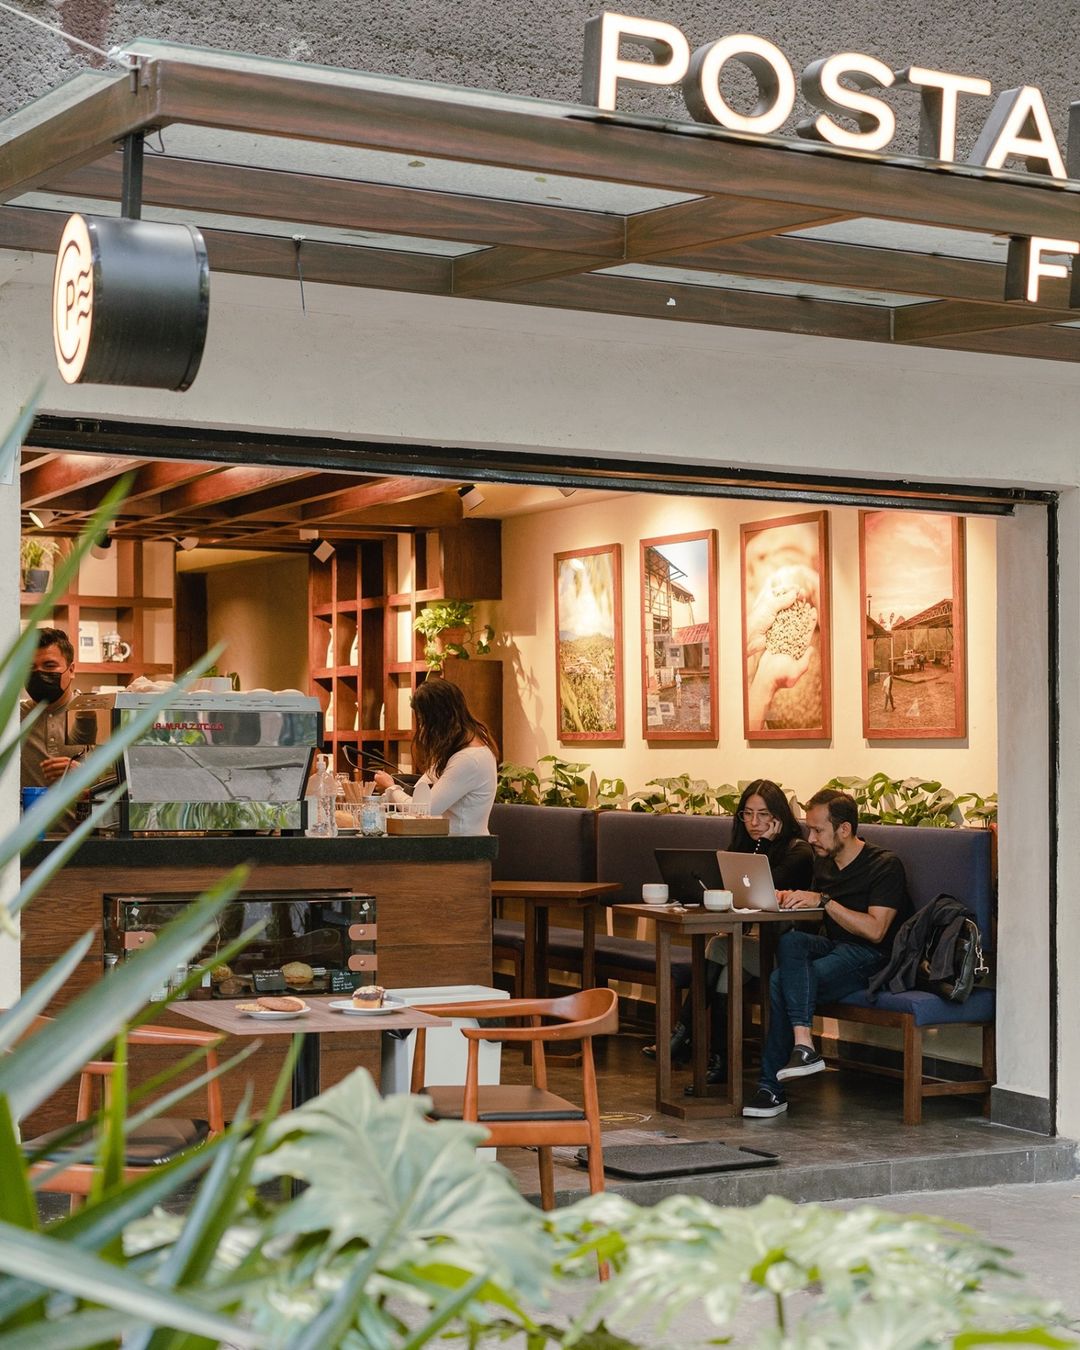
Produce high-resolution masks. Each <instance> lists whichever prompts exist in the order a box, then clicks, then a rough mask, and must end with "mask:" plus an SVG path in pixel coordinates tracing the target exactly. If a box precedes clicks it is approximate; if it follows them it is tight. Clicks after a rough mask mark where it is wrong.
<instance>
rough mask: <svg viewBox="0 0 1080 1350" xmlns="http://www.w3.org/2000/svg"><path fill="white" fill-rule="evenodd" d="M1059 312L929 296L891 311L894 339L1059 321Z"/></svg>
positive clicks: (920, 339)
mask: <svg viewBox="0 0 1080 1350" xmlns="http://www.w3.org/2000/svg"><path fill="white" fill-rule="evenodd" d="M1060 321H1061V315H1060V314H1059V313H1057V312H1056V311H1054V310H1047V309H1043V308H1041V307H1039V306H1036V305H1020V304H1017V305H976V304H971V303H970V302H966V301H963V300H931V301H929V302H928V303H927V304H925V305H905V306H904V307H903V308H902V309H897V310H895V311H894V314H893V341H894V342H902V343H909V342H925V341H926V339H927V338H938V337H959V336H968V335H971V334H975V333H990V332H995V331H1000V330H1005V329H1009V328H1030V327H1034V326H1037V325H1040V324H1048V323H1049V324H1053V323H1060Z"/></svg>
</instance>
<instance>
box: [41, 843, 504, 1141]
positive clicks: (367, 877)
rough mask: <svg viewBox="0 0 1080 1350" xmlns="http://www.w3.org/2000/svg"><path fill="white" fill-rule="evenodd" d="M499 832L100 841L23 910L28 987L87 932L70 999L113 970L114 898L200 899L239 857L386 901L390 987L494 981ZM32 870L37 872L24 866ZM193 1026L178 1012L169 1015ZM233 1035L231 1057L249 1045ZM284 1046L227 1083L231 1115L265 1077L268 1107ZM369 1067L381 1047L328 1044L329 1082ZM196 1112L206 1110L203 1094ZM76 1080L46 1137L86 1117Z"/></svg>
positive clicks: (44, 847) (285, 886)
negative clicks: (78, 1103) (105, 939)
mask: <svg viewBox="0 0 1080 1350" xmlns="http://www.w3.org/2000/svg"><path fill="white" fill-rule="evenodd" d="M52 847H55V844H53V843H50V842H46V843H44V844H39V845H37V846H35V848H34V849H33V850H31V851H30V852H29V853H28V854H27V855H26V856H25V857H24V860H23V861H24V868H30V867H33V865H34V864H35V863H37V862H39V861H41V859H42V858H43V857H45V856H46V854H47V852H48V851H49V850H50V849H51V848H52ZM496 849H497V843H496V840H495V839H494V838H493V837H490V836H489V837H476V838H474V837H469V838H465V837H454V838H442V839H438V838H436V839H430V838H420V839H409V838H395V839H389V838H388V839H362V838H355V837H350V838H342V839H305V838H256V839H244V838H203V839H181V838H171V839H151V838H146V839H93V840H89V841H87V843H86V844H85V845H84V846H83V848H82V849H81V850H80V851H79V853H78V855H77V856H76V858H75V860H74V862H73V863H72V864H71V865H69V866H68V867H66V868H64V869H63V870H62V871H61V872H60V873H59V874H58V875H57V876H55V877H54V878H53V879H52V881H50V882H49V883H48V885H46V886H45V887H44V888H43V889H42V890H41V892H40V893H39V894H38V896H37V897H36V898H35V899H34V901H33V902H32V903H31V905H30V906H29V907H28V908H27V909H26V910H25V911H24V913H23V921H22V926H23V940H22V982H23V988H24V989H25V988H27V987H28V986H29V985H30V984H31V983H32V982H33V981H34V980H36V979H37V978H38V977H39V976H40V975H41V974H42V973H43V972H44V971H45V970H46V969H48V967H49V966H50V965H51V964H52V963H53V962H54V961H55V960H56V958H57V957H58V956H59V955H60V954H61V953H62V952H64V951H66V950H67V949H68V948H69V947H70V946H71V944H72V943H73V942H74V941H75V940H76V938H78V937H80V936H81V935H82V934H83V933H86V932H89V931H92V932H93V934H94V941H93V943H92V945H91V948H90V951H89V953H88V954H87V956H86V958H85V960H84V961H83V962H82V963H81V964H80V966H79V967H78V969H77V970H76V971H75V973H74V975H73V976H72V978H71V979H70V980H69V981H68V983H67V985H66V986H65V988H64V991H63V994H62V996H61V997H60V998H58V999H57V1000H56V1004H55V1006H56V1007H60V1006H63V1004H65V1003H67V1002H69V1001H70V1000H71V999H73V998H74V997H76V996H77V995H78V994H79V993H81V992H82V991H83V990H85V989H87V988H89V986H90V985H91V984H93V983H94V982H95V981H96V980H98V979H100V978H101V976H102V973H103V969H104V961H103V950H102V924H103V916H104V899H105V896H106V895H138V894H140V893H142V892H149V893H153V894H156V895H167V894H168V893H170V892H172V893H175V894H197V893H198V892H200V891H202V890H204V889H206V888H207V887H209V886H211V885H213V884H214V883H215V882H217V881H219V880H220V878H221V876H222V875H223V873H225V872H226V871H228V870H229V869H230V868H232V867H234V866H236V865H237V864H246V865H248V866H250V868H251V872H250V875H249V876H248V878H247V881H246V883H245V885H244V888H243V889H244V890H254V891H265V890H290V891H291V890H295V891H304V890H310V891H324V890H337V889H351V890H355V891H357V892H360V893H362V894H371V895H374V896H375V898H376V901H377V903H378V924H379V937H378V949H377V953H378V980H379V983H380V984H382V985H385V986H387V987H389V988H402V987H408V986H411V985H428V984H484V985H489V984H490V983H491V891H490V886H491V860H492V858H493V857H494V856H495V853H496ZM24 874H25V871H24ZM162 1020H163V1021H167V1022H169V1023H170V1024H172V1025H177V1026H178V1025H190V1023H183V1022H182V1021H181V1020H180V1019H178V1018H176V1017H175V1016H174V1015H171V1014H170V1015H166V1016H164V1017H163V1018H162ZM241 1048H242V1046H241V1043H240V1042H239V1041H236V1040H230V1041H226V1042H225V1044H224V1045H223V1046H222V1056H223V1057H225V1056H227V1055H230V1054H235V1053H236V1052H237V1051H238V1050H239V1049H241ZM281 1054H282V1051H281V1048H280V1046H277V1047H275V1046H274V1045H273V1044H270V1045H267V1046H264V1047H262V1048H261V1049H259V1050H257V1051H256V1052H255V1054H254V1055H253V1056H252V1057H251V1058H250V1059H249V1060H248V1061H247V1062H246V1063H245V1064H244V1065H243V1066H242V1068H241V1069H240V1070H239V1071H238V1072H237V1073H234V1074H231V1075H229V1076H228V1077H227V1078H226V1080H225V1083H224V1096H225V1106H226V1113H227V1114H228V1113H229V1112H230V1111H231V1110H232V1109H234V1107H235V1104H236V1102H237V1101H238V1100H239V1098H240V1096H241V1094H242V1092H243V1089H244V1085H245V1083H246V1082H247V1081H248V1080H249V1079H250V1080H251V1081H253V1082H254V1084H255V1101H256V1105H257V1106H258V1105H259V1104H261V1103H262V1102H263V1101H265V1100H266V1096H267V1093H268V1091H269V1087H270V1084H271V1082H272V1081H273V1078H274V1075H275V1073H276V1071H277V1069H278V1067H279V1066H280V1063H281ZM164 1062H165V1061H164V1059H163V1058H162V1056H161V1054H160V1052H157V1051H151V1050H148V1049H146V1048H140V1051H139V1053H138V1056H136V1055H135V1054H134V1053H133V1055H132V1079H133V1081H135V1082H137V1081H139V1080H141V1079H143V1078H145V1077H148V1076H149V1075H150V1074H152V1073H154V1072H156V1071H157V1070H158V1069H160V1068H161V1067H163V1066H164ZM358 1063H362V1064H364V1066H365V1067H367V1068H369V1069H371V1071H372V1072H373V1073H374V1074H375V1076H376V1080H377V1078H378V1045H377V1042H376V1043H375V1045H374V1046H373V1047H372V1048H371V1049H369V1050H368V1051H367V1052H363V1053H361V1052H358V1051H357V1050H356V1048H355V1047H351V1046H348V1045H346V1046H344V1047H342V1048H335V1047H334V1046H333V1044H332V1043H330V1044H328V1045H325V1046H324V1048H323V1051H322V1082H323V1085H324V1086H325V1087H328V1086H330V1084H331V1083H334V1082H337V1081H338V1079H340V1078H341V1077H342V1076H343V1075H344V1074H345V1073H347V1072H349V1071H350V1070H351V1069H352V1068H355V1067H356V1065H357V1064H358ZM191 1101H192V1103H193V1105H191V1106H186V1107H185V1108H184V1109H185V1113H188V1114H196V1115H197V1114H199V1112H200V1111H202V1110H203V1109H204V1108H203V1106H202V1105H201V1104H200V1098H199V1097H197V1096H196V1097H193V1098H192V1099H191ZM74 1102H75V1089H74V1086H71V1087H69V1088H66V1089H64V1091H63V1092H62V1093H58V1094H57V1096H56V1097H55V1098H53V1099H52V1100H51V1101H50V1102H49V1103H48V1104H47V1105H46V1106H45V1107H43V1108H42V1110H41V1111H40V1112H38V1113H36V1114H35V1115H34V1116H32V1117H31V1118H30V1120H29V1121H28V1122H27V1126H26V1131H27V1132H28V1133H34V1134H36V1133H38V1132H39V1131H41V1130H44V1129H51V1128H53V1127H54V1126H55V1125H59V1124H63V1123H64V1122H66V1121H70V1120H72V1119H73V1118H74V1109H75V1108H74Z"/></svg>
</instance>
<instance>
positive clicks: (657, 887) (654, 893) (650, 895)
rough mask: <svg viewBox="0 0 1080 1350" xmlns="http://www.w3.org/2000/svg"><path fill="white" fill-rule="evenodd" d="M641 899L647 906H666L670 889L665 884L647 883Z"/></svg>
mask: <svg viewBox="0 0 1080 1350" xmlns="http://www.w3.org/2000/svg"><path fill="white" fill-rule="evenodd" d="M641 898H642V900H643V901H644V902H645V904H647V905H666V904H667V902H668V888H667V887H666V886H665V885H664V884H663V882H659V881H657V882H646V884H645V885H644V886H642V888H641Z"/></svg>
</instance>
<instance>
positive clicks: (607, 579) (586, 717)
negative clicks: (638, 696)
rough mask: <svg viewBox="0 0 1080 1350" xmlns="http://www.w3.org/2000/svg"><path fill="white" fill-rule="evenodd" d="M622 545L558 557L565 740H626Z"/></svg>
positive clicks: (558, 673) (558, 677)
mask: <svg viewBox="0 0 1080 1350" xmlns="http://www.w3.org/2000/svg"><path fill="white" fill-rule="evenodd" d="M622 642H623V634H622V546H621V545H620V544H603V545H601V546H600V547H599V548H583V549H577V550H576V551H575V552H573V553H556V555H555V692H556V700H557V706H558V710H559V740H560V741H621V740H622V739H623V667H622Z"/></svg>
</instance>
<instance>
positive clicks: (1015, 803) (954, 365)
mask: <svg viewBox="0 0 1080 1350" xmlns="http://www.w3.org/2000/svg"><path fill="white" fill-rule="evenodd" d="M5 261H6V262H10V265H7V266H5V269H4V272H3V273H2V276H3V277H5V278H6V279H7V282H6V284H3V285H2V286H0V371H2V372H3V376H4V378H3V380H2V381H0V414H3V415H4V416H7V415H9V414H10V412H11V409H12V406H13V404H14V403H16V402H17V401H18V399H19V398H20V397H22V396H24V395H25V393H26V392H27V391H28V390H29V389H30V388H31V387H32V386H33V385H34V383H35V382H36V380H37V379H38V378H39V377H40V375H41V373H42V372H44V371H50V370H51V369H52V357H51V351H50V343H49V333H48V313H49V302H48V287H49V282H50V279H51V270H52V264H51V261H50V260H49V259H46V258H35V259H26V258H19V259H15V260H13V261H11V260H10V259H7V260H5ZM213 296H214V298H213V309H212V317H211V325H210V338H209V342H208V347H207V353H206V358H205V360H204V362H203V369H202V372H201V373H200V375H199V379H198V381H197V382H196V384H195V386H194V388H193V389H192V391H191V392H190V393H188V394H187V395H175V394H164V393H154V392H149V391H128V390H111V389H80V388H76V389H68V388H66V387H64V386H63V385H61V383H60V381H59V379H58V378H57V377H56V376H55V375H53V376H51V377H50V380H49V383H48V385H47V388H46V392H45V397H44V400H43V406H44V407H45V408H47V409H50V410H53V411H60V412H76V411H77V412H84V413H96V414H98V415H102V416H120V417H136V418H138V417H145V418H153V419H155V420H158V421H166V422H167V421H177V422H188V423H205V424H215V425H221V426H238V427H249V428H258V429H263V430H276V431H306V432H315V433H318V432H320V431H325V432H326V433H328V434H341V435H355V436H362V437H365V438H368V439H375V440H378V439H384V440H387V441H394V440H404V441H418V442H434V443H438V444H448V445H472V446H490V447H500V448H505V449H515V450H516V449H533V448H544V449H550V448H554V449H558V450H559V451H561V452H562V453H564V454H565V455H567V456H568V457H569V456H573V455H576V454H583V455H585V454H587V455H604V456H608V457H611V458H612V459H615V460H625V461H628V462H633V461H635V460H640V459H641V458H645V459H649V460H654V461H663V460H665V459H666V460H669V461H671V462H675V463H680V462H681V463H686V462H700V463H703V464H718V465H724V464H754V465H755V466H758V467H764V468H790V469H799V470H803V471H807V472H812V473H815V474H856V475H862V476H877V477H880V478H882V479H884V480H887V481H892V482H895V481H896V480H897V479H903V478H915V479H925V480H931V481H932V480H944V481H956V480H960V481H967V482H972V483H986V484H993V483H998V484H1016V483H1017V482H1018V481H1019V482H1021V483H1024V484H1028V485H1036V486H1047V487H1073V488H1075V487H1076V486H1077V485H1078V483H1080V465H1078V462H1077V452H1076V433H1075V428H1076V426H1077V425H1078V424H1080V381H1078V380H1077V378H1076V372H1075V370H1074V369H1073V368H1072V367H1071V366H1070V365H1066V364H1064V363H1062V364H1058V363H1055V362H1050V361H1046V362H1031V361H1026V362H1021V361H1014V360H1009V359H1007V358H1002V357H990V356H974V355H969V354H965V353H951V352H939V351H930V350H916V349H912V348H903V349H894V348H888V347H884V346H875V345H873V344H859V343H845V342H841V341H832V340H828V339H819V338H805V337H796V336H787V335H775V334H768V333H751V332H744V331H740V330H737V329H711V328H707V327H704V326H695V325H690V324H683V325H679V324H666V323H661V322H659V321H655V320H637V319H618V318H608V317H599V316H588V315H580V314H559V313H555V312H549V311H540V310H535V309H531V308H529V307H513V306H507V305H499V304H495V303H489V302H482V301H458V300H447V299H438V298H432V297H421V296H407V295H389V294H384V293H378V292H372V291H349V290H346V289H341V290H339V291H335V290H331V289H329V288H325V287H319V286H309V287H308V288H307V304H308V312H307V315H306V316H305V315H303V314H301V312H300V307H299V296H298V292H297V288H296V287H295V286H293V285H291V284H290V283H285V282H258V281H254V280H251V279H245V278H233V277H215V278H214V282H213ZM0 513H2V514H0V536H6V537H8V538H9V539H13V538H14V536H15V534H16V533H17V528H16V503H15V501H14V499H13V496H12V495H11V494H6V495H5V496H3V497H0ZM1027 529H1028V527H1027V525H1026V524H1021V523H1020V522H1003V523H1002V524H1001V525H1000V526H999V527H998V532H999V539H1000V540H1001V556H1002V558H1003V559H1004V558H1005V557H1006V556H1007V557H1008V560H1009V567H1010V573H1011V576H1010V583H1009V584H1010V586H1012V585H1013V584H1015V587H1016V591H1017V593H1018V594H1020V596H1021V597H1022V601H1023V603H1025V604H1033V605H1036V606H1040V607H1041V605H1042V599H1041V597H1042V595H1043V593H1044V592H1043V591H1042V590H1041V589H1040V588H1041V587H1042V584H1043V577H1044V575H1045V573H1044V565H1043V563H1042V560H1041V559H1038V558H1036V557H1035V556H1034V555H1035V554H1036V553H1037V548H1036V547H1035V546H1034V544H1033V543H1031V541H1030V540H1028V541H1027V543H1026V544H1025V541H1024V540H1023V539H1020V542H1019V543H1017V544H1016V545H1013V544H1012V543H1011V542H1010V541H1011V539H1012V538H1013V537H1017V538H1018V539H1019V538H1020V536H1026V532H1027ZM1013 531H1015V532H1016V534H1015V536H1014V535H1013V533H1012V532H1013ZM1078 535H1080V508H1078V505H1077V501H1076V494H1075V493H1073V494H1071V496H1070V497H1069V500H1068V501H1067V503H1066V505H1065V508H1064V510H1063V516H1062V541H1063V549H1062V554H1061V596H1062V607H1063V636H1064V637H1065V639H1066V646H1065V649H1064V652H1063V660H1062V708H1061V744H1062V755H1063V763H1064V768H1065V772H1064V773H1063V784H1062V788H1063V791H1062V807H1061V814H1060V819H1059V825H1060V830H1061V837H1062V841H1063V851H1062V860H1061V868H1062V871H1061V876H1062V879H1063V885H1062V901H1061V906H1060V910H1061V913H1060V926H1059V961H1062V962H1063V963H1064V973H1063V981H1062V987H1061V1007H1060V1026H1059V1031H1060V1038H1061V1074H1060V1099H1059V1113H1058V1116H1059V1126H1060V1128H1061V1129H1063V1130H1064V1131H1066V1132H1072V1133H1074V1134H1080V981H1077V980H1076V979H1075V978H1074V975H1073V967H1074V960H1073V956H1074V953H1075V952H1076V950H1078V948H1080V944H1078V938H1080V932H1078V931H1077V929H1078V928H1080V918H1078V916H1077V914H1076V912H1075V910H1076V905H1075V900H1074V894H1073V890H1072V879H1073V878H1075V877H1076V876H1077V875H1078V874H1080V856H1078V852H1080V844H1077V843H1076V842H1075V841H1076V840H1077V839H1080V829H1078V828H1077V826H1078V824H1080V798H1078V795H1077V794H1078V788H1077V787H1076V785H1075V784H1074V783H1073V781H1072V778H1071V772H1070V771H1071V765H1072V760H1073V757H1074V755H1075V751H1076V747H1077V744H1078V740H1080V683H1078V678H1080V677H1078V672H1080V651H1078V650H1077V641H1078V639H1077V633H1078V631H1080V549H1078V545H1077V538H1078ZM3 547H4V548H7V547H10V544H5V545H4V546H3ZM1014 565H1015V569H1016V570H1015V571H1013V570H1012V569H1013V567H1014ZM11 566H12V568H13V567H14V562H12V564H11ZM543 584H544V585H545V587H546V585H547V582H546V579H545V580H544V582H543ZM1010 594H1012V592H1010ZM0 606H3V611H2V612H3V613H4V614H5V615H6V620H7V623H8V626H9V629H10V627H11V626H12V624H13V621H14V597H13V595H9V594H8V592H7V591H5V590H0ZM1007 617H1008V621H1009V625H1013V624H1019V623H1020V621H1021V620H1022V618H1023V617H1024V615H1023V612H1021V611H1017V610H1014V609H1013V608H1012V607H1011V606H1010V608H1009V610H1008V615H1007ZM1002 631H1003V640H1004V639H1005V635H1006V632H1007V630H1006V626H1004V625H1003V628H1002ZM1022 650H1024V651H1027V652H1028V657H1027V660H1028V665H1027V670H1026V674H1025V673H1023V672H1022V670H1021V669H1020V668H1018V667H1019V663H1016V664H1015V667H1014V666H1013V665H1010V666H1008V667H1007V671H1006V675H1005V678H1003V679H1001V680H1000V681H999V687H998V707H999V728H1000V730H999V738H1000V741H1001V763H1002V775H1001V779H1002V782H1003V784H1004V785H1005V790H1006V791H1007V792H1008V793H1009V795H1010V798H1012V801H1011V804H1010V807H1009V808H1008V816H1007V820H1008V822H1009V823H1008V828H1007V829H1006V830H1003V832H1002V842H1001V850H1002V868H1003V878H1004V879H1005V882H1004V884H1003V886H1002V892H1001V910H1002V913H1003V915H1005V914H1007V915H1010V918H1009V919H1008V920H1007V923H1009V924H1010V925H1011V924H1012V917H1011V916H1012V915H1015V914H1017V913H1019V914H1021V915H1023V916H1025V917H1027V916H1030V915H1032V914H1033V913H1036V912H1037V908H1038V905H1039V903H1040V890H1041V889H1043V890H1044V889H1045V887H1044V884H1043V878H1042V877H1041V876H1040V872H1039V859H1040V857H1043V858H1044V857H1045V847H1044V844H1043V842H1042V839H1041V834H1040V831H1041V829H1042V824H1041V822H1044V820H1045V809H1046V804H1045V792H1044V791H1043V790H1041V788H1040V787H1039V786H1038V784H1039V782H1040V778H1039V757H1040V756H1041V755H1042V754H1043V748H1042V746H1041V744H1039V743H1038V740H1037V738H1035V739H1032V738H1031V737H1026V736H1021V735H1015V734H1013V732H1012V731H1010V730H1009V728H1010V727H1013V726H1018V725H1020V719H1019V718H1018V716H1017V704H1018V701H1022V702H1023V703H1025V704H1028V705H1030V711H1032V712H1033V713H1038V712H1039V710H1040V709H1041V710H1042V711H1043V713H1044V712H1045V699H1046V695H1045V681H1044V679H1043V670H1044V667H1042V666H1040V653H1039V651H1038V649H1037V646H1036V649H1035V650H1034V651H1030V650H1029V649H1027V648H1024V649H1022ZM1036 720H1037V719H1036ZM1006 766H1008V773H1006V771H1005V770H1006ZM1014 775H1015V777H1014ZM1014 782H1015V783H1016V784H1017V785H1022V787H1021V788H1020V790H1014V787H1013V784H1014ZM1066 880H1068V882H1069V887H1068V888H1067V887H1066V885H1065V884H1064V882H1065V881H1066ZM1020 927H1021V928H1023V927H1024V925H1023V924H1022V923H1021V925H1020ZM1034 927H1038V920H1037V919H1036V920H1035V923H1034ZM1001 976H1002V999H1003V1004H1004V1006H1006V1007H1007V1008H1010V1009H1013V1010H1015V1009H1020V1008H1026V1009H1029V1010H1031V1013H1032V1016H1031V1019H1030V1023H1029V1019H1028V1018H1027V1016H1026V1015H1025V1017H1024V1018H1023V1019H1020V1020H1011V1019H1010V1018H1008V1017H1003V1018H1002V1019H1001V1045H1002V1051H1001V1053H1002V1063H1003V1066H1005V1073H1006V1075H1007V1080H1008V1081H1007V1085H1008V1086H1010V1087H1012V1088H1013V1089H1014V1090H1016V1091H1021V1092H1029V1093H1032V1094H1035V1095H1042V1094H1043V1093H1044V1092H1045V1091H1046V1081H1047V1072H1046V1054H1045V1051H1044V1044H1045V1041H1044V1040H1040V1039H1039V1037H1038V1036H1037V1035H1035V1036H1034V1038H1033V1036H1032V1025H1033V1024H1034V1022H1035V1021H1037V1020H1038V1019H1037V1016H1036V1014H1038V1015H1039V1016H1043V1017H1045V1012H1044V1011H1043V1012H1039V1010H1045V1007H1046V1000H1047V981H1046V976H1045V967H1044V966H1042V965H1040V964H1039V962H1038V961H1030V962H1029V961H1026V960H1017V961H1015V962H1011V961H1010V962H1009V963H1008V964H1007V965H1006V966H1005V967H1004V968H1003V969H1002V972H1001Z"/></svg>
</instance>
